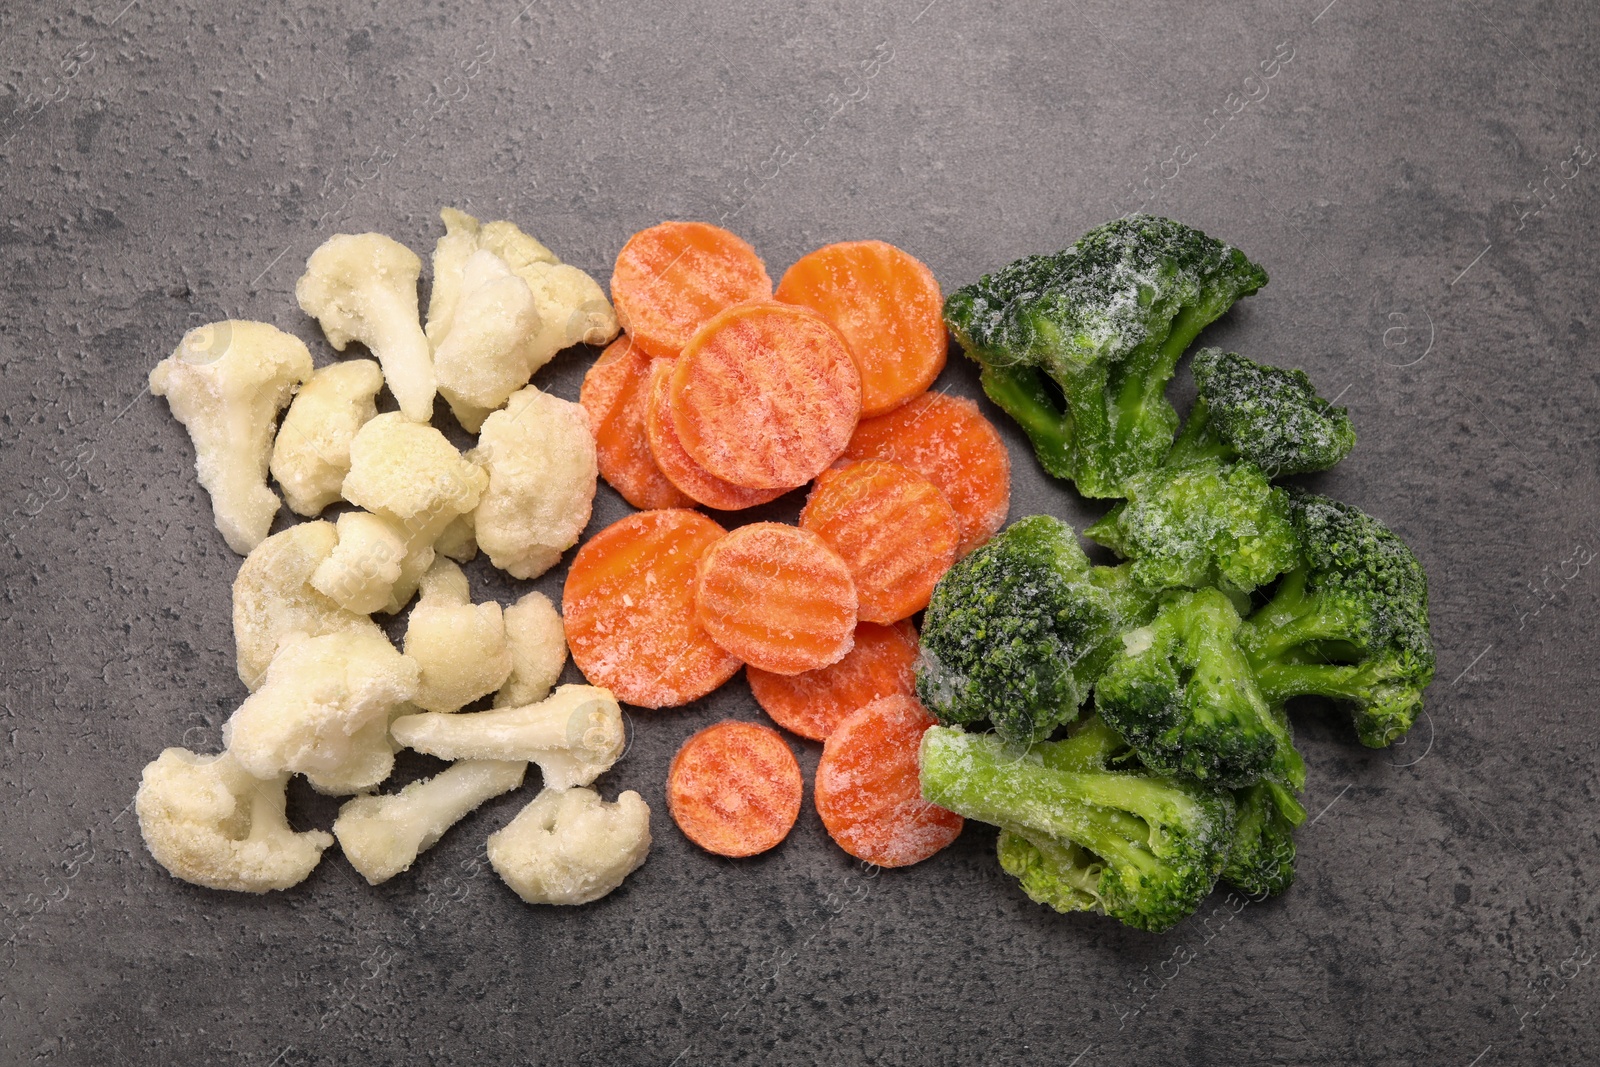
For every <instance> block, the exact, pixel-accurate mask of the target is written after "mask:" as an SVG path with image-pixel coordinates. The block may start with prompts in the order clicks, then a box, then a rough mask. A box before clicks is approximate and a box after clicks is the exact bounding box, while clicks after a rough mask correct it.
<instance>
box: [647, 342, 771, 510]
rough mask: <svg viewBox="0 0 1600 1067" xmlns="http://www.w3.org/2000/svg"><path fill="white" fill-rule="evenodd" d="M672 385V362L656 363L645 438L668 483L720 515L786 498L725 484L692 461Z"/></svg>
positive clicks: (769, 492)
mask: <svg viewBox="0 0 1600 1067" xmlns="http://www.w3.org/2000/svg"><path fill="white" fill-rule="evenodd" d="M671 382H672V360H670V359H658V360H654V361H653V363H652V365H651V367H650V380H649V382H648V383H647V387H648V393H649V395H648V397H647V400H646V403H645V417H644V427H645V438H646V440H648V441H649V443H650V455H651V456H653V457H654V458H655V461H656V466H657V467H658V468H660V470H661V473H662V474H663V475H664V476H665V477H666V479H667V481H669V482H671V483H672V484H673V485H674V486H676V487H677V488H678V489H679V491H681V492H683V493H685V494H687V495H688V496H689V497H690V498H691V499H693V500H696V501H698V502H700V503H702V504H704V505H705V506H706V507H708V508H716V509H717V510H718V511H740V510H742V509H744V508H753V507H755V506H756V505H757V504H765V503H768V502H769V501H772V500H776V499H778V497H780V496H782V495H783V494H784V492H785V490H783V489H746V488H745V487H744V486H742V485H734V484H733V483H732V482H725V481H723V480H722V479H721V478H718V477H717V476H716V475H715V474H712V473H711V472H710V471H708V470H706V469H705V468H704V467H702V466H700V464H698V463H696V462H695V461H694V460H693V459H692V458H690V456H689V453H687V452H685V451H684V450H683V444H682V442H680V441H679V440H678V429H677V427H676V426H674V425H673V424H672V412H671V410H670V409H669V408H668V406H667V404H668V400H667V396H668V390H669V389H670V388H671Z"/></svg>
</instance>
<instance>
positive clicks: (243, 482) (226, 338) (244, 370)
mask: <svg viewBox="0 0 1600 1067" xmlns="http://www.w3.org/2000/svg"><path fill="white" fill-rule="evenodd" d="M310 377H311V353H310V352H309V351H307V350H306V346H305V344H304V343H303V342H302V341H301V340H300V339H299V338H298V337H294V336H292V335H290V334H286V333H284V332H283V331H282V330H280V329H278V328H277V327H275V326H269V325H267V324H266V323H264V322H244V321H241V320H238V319H232V320H229V321H227V322H214V323H212V324H210V325H209V326H201V327H199V328H197V329H193V330H190V331H189V332H188V333H186V334H184V335H183V340H182V341H180V342H178V347H177V349H176V350H175V351H174V352H173V353H172V355H170V356H168V357H167V358H166V359H164V360H162V361H161V362H160V363H158V364H156V366H155V369H154V370H152V371H151V372H150V392H151V393H152V394H154V395H155V396H164V397H166V398H167V405H168V406H169V407H171V409H172V414H173V417H174V418H176V419H177V420H178V421H179V422H181V423H183V425H184V428H185V429H187V430H188V431H189V438H190V440H192V441H193V442H194V451H195V462H194V466H195V470H196V472H198V474H199V475H200V484H201V485H203V486H205V489H206V492H208V493H210V494H211V513H212V516H213V517H214V518H215V520H216V523H217V529H218V530H221V531H222V536H223V539H224V540H226V541H227V542H228V547H229V548H231V549H233V550H234V551H235V552H237V553H239V554H240V555H241V556H242V555H244V554H245V553H247V552H249V551H250V550H251V549H252V548H254V547H256V545H258V544H260V543H261V541H262V539H263V538H264V537H266V536H267V531H268V530H269V529H271V527H272V520H273V518H274V516H276V515H277V514H278V495H277V494H276V493H274V492H273V491H272V490H271V489H269V488H268V487H267V463H268V460H269V459H270V457H271V455H272V431H273V423H274V421H275V420H276V419H277V417H278V412H279V411H280V410H282V409H283V406H284V405H285V404H287V403H289V398H290V397H291V396H293V395H294V391H295V390H296V389H297V388H299V386H300V384H301V383H302V382H304V381H305V380H306V379H307V378H310Z"/></svg>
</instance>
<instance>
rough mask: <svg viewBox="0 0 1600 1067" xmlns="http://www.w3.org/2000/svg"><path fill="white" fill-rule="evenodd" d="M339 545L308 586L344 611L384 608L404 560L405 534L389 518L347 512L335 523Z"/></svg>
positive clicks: (323, 562)
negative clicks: (333, 601) (334, 602)
mask: <svg viewBox="0 0 1600 1067" xmlns="http://www.w3.org/2000/svg"><path fill="white" fill-rule="evenodd" d="M335 525H336V527H337V530H338V535H339V542H338V544H336V545H334V547H333V553H332V554H331V555H329V556H328V558H327V559H325V560H323V561H322V562H321V563H320V564H318V565H317V569H316V571H315V572H314V573H313V574H312V575H311V587H312V588H313V589H315V590H317V592H319V593H322V594H323V595H324V596H327V597H329V598H331V599H332V600H335V601H337V602H338V604H339V606H340V607H342V608H344V609H345V610H347V611H356V612H360V613H362V614H364V615H369V614H371V613H372V612H374V611H380V610H382V609H383V608H385V607H387V606H388V604H389V600H390V598H391V597H392V596H393V595H394V586H395V583H396V582H398V581H399V580H400V565H401V564H402V563H404V562H405V558H406V539H405V534H404V533H403V532H402V531H401V530H399V529H398V528H397V527H396V526H395V524H394V523H392V522H390V521H389V520H388V519H385V518H380V517H379V516H377V515H373V514H372V513H371V512H366V511H349V512H346V513H345V514H343V515H340V516H339V520H338V522H337V523H336V524H335Z"/></svg>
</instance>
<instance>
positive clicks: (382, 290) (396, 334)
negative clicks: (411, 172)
mask: <svg viewBox="0 0 1600 1067" xmlns="http://www.w3.org/2000/svg"><path fill="white" fill-rule="evenodd" d="M421 274H422V260H421V259H419V258H417V254H416V253H415V252H413V251H411V249H409V248H407V247H406V246H405V245H403V244H401V243H400V242H399V241H396V240H394V239H393V238H390V237H385V236H384V235H383V234H381V233H358V234H348V233H341V234H337V235H335V236H333V237H330V238H328V239H327V240H326V241H325V242H323V244H322V246H321V247H319V248H318V249H317V250H316V251H315V252H313V253H311V258H309V259H307V260H306V272H305V273H304V274H302V275H301V276H300V280H299V281H297V282H296V283H295V286H294V296H295V299H296V300H298V301H299V302H300V308H301V310H302V311H304V312H305V313H306V314H307V315H312V316H315V317H316V319H317V321H318V322H320V323H321V324H322V332H323V333H324V334H325V335H326V336H327V338H328V343H329V344H331V345H332V346H333V347H334V348H336V349H337V350H339V351H340V352H343V351H344V347H345V345H347V344H349V343H350V342H351V341H360V342H361V343H362V344H364V345H366V346H367V348H368V349H369V350H370V351H371V352H372V354H373V355H375V356H377V357H378V362H379V363H380V364H381V365H382V366H383V377H384V380H385V381H386V382H388V383H389V391H390V392H391V393H393V394H394V398H395V400H397V401H398V402H399V404H400V410H401V411H403V412H405V416H406V418H408V419H411V420H413V421H414V422H427V421H428V419H429V418H430V417H432V415H433V394H434V379H433V353H432V351H431V350H430V349H429V347H428V339H427V337H426V336H424V335H423V333H422V323H421V321H420V320H419V318H418V317H417V278H418V277H419V276H421Z"/></svg>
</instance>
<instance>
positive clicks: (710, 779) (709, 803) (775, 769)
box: [667, 720, 803, 856]
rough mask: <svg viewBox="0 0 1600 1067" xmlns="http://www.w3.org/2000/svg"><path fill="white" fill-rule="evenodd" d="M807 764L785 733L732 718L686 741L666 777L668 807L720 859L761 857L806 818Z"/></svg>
mask: <svg viewBox="0 0 1600 1067" xmlns="http://www.w3.org/2000/svg"><path fill="white" fill-rule="evenodd" d="M802 787H803V782H802V779H801V777H800V765H799V764H798V763H796V762H795V758H794V753H793V752H791V751H789V746H788V745H787V744H785V743H784V740H783V738H782V737H780V736H779V735H778V731H776V730H774V729H772V728H771V727H770V726H761V725H759V724H757V723H753V722H734V721H732V720H729V721H725V722H719V723H716V724H715V725H713V726H707V727H706V728H705V729H704V730H701V731H700V732H699V733H697V734H695V735H694V736H693V737H691V738H689V740H687V741H685V742H684V743H683V747H682V748H680V749H678V754H677V755H676V756H674V757H673V759H672V767H671V769H670V770H669V771H668V772H667V810H668V811H670V812H672V820H673V822H676V823H677V824H678V828H679V829H680V830H682V831H683V833H684V836H685V837H687V838H688V839H689V840H690V841H693V842H694V843H695V844H697V845H699V846H700V847H701V848H703V849H705V850H706V851H707V852H714V853H716V854H717V855H719V856H754V855H755V854H756V853H758V852H765V851H767V850H768V849H769V848H773V847H775V846H776V845H777V844H778V842H780V841H782V840H783V839H784V838H785V837H787V836H788V835H789V829H790V827H792V826H794V821H795V819H796V817H798V816H799V814H800V792H801V789H802Z"/></svg>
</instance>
